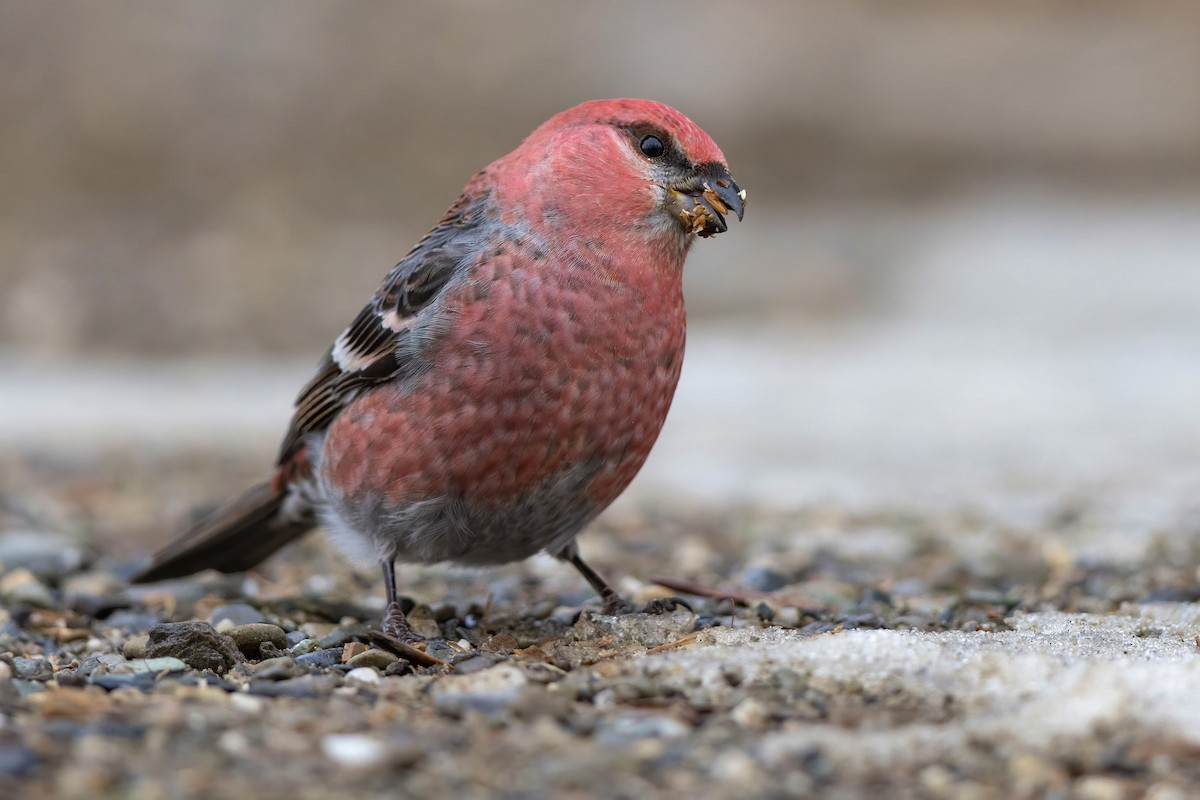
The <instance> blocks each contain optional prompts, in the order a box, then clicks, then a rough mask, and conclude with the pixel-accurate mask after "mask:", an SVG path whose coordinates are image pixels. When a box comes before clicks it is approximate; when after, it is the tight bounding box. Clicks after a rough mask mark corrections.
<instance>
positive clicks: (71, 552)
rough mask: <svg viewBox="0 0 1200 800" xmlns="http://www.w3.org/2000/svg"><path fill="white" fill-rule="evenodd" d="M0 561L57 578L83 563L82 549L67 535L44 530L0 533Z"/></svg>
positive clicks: (6, 564) (6, 566)
mask: <svg viewBox="0 0 1200 800" xmlns="http://www.w3.org/2000/svg"><path fill="white" fill-rule="evenodd" d="M0 564H4V566H5V568H6V569H9V570H17V569H27V570H29V571H30V572H32V573H33V574H34V575H36V576H37V577H39V578H45V579H48V580H57V579H59V578H62V577H63V576H64V575H67V574H69V573H72V572H75V571H76V570H78V569H79V568H80V567H81V566H82V565H83V551H82V550H80V549H79V547H78V546H76V545H75V543H74V542H72V541H71V540H70V539H69V538H67V537H66V536H62V535H60V534H57V533H50V532H48V531H26V530H14V531H5V532H4V533H0Z"/></svg>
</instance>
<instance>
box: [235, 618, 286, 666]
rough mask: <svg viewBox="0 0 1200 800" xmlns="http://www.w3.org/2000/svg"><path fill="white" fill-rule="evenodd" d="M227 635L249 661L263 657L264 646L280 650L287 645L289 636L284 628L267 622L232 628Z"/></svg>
mask: <svg viewBox="0 0 1200 800" xmlns="http://www.w3.org/2000/svg"><path fill="white" fill-rule="evenodd" d="M225 635H226V636H228V637H229V638H230V639H233V643H234V644H235V645H237V648H238V650H241V651H242V655H244V656H245V657H246V658H249V659H258V658H261V657H262V654H261V653H260V648H261V647H262V645H263V644H270V645H273V646H274V647H276V648H280V649H282V648H283V647H284V646H285V645H286V644H287V634H285V633H284V632H283V628H281V627H279V626H278V625H271V624H269V623H266V622H250V623H247V624H245V625H238V626H237V627H234V628H230V629H229V631H228V632H227V633H226V634H225Z"/></svg>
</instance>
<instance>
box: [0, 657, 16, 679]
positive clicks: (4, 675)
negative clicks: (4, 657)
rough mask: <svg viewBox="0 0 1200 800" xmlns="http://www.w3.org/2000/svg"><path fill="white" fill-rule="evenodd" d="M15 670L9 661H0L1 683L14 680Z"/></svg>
mask: <svg viewBox="0 0 1200 800" xmlns="http://www.w3.org/2000/svg"><path fill="white" fill-rule="evenodd" d="M12 676H13V669H12V667H10V666H9V664H8V662H7V661H0V681H6V680H9V679H10V678H12Z"/></svg>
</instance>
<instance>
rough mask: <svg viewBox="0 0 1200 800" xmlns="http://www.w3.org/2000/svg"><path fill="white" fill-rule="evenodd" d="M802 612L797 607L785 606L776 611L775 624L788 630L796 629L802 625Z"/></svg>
mask: <svg viewBox="0 0 1200 800" xmlns="http://www.w3.org/2000/svg"><path fill="white" fill-rule="evenodd" d="M801 616H802V614H801V611H800V609H798V608H796V607H795V606H784V607H783V608H777V609H775V619H774V620H773V622H774V623H775V624H776V625H783V626H785V627H788V628H795V627H796V626H797V625H799V624H800V619H801Z"/></svg>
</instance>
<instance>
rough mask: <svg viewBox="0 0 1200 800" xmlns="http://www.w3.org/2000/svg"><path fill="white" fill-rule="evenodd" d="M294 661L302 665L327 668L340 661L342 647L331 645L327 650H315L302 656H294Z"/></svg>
mask: <svg viewBox="0 0 1200 800" xmlns="http://www.w3.org/2000/svg"><path fill="white" fill-rule="evenodd" d="M296 663H297V664H298V665H300V666H302V667H316V668H318V669H328V668H330V667H332V666H333V665H335V664H340V663H342V648H340V647H333V648H330V649H328V650H316V651H314V652H312V653H306V654H305V655H302V656H296Z"/></svg>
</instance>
